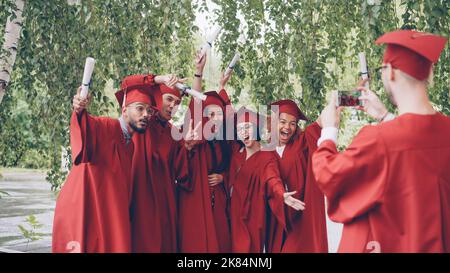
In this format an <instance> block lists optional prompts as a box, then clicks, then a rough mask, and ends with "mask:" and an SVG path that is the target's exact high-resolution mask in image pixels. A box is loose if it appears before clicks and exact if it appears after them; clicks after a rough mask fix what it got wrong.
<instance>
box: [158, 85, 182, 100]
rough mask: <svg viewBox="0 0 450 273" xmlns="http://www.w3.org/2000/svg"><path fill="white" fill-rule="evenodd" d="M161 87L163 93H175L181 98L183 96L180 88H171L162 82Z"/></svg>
mask: <svg viewBox="0 0 450 273" xmlns="http://www.w3.org/2000/svg"><path fill="white" fill-rule="evenodd" d="M159 89H160V90H161V94H162V95H164V94H171V95H174V96H176V97H178V98H181V96H182V94H181V92H180V91H179V90H178V89H176V88H170V87H168V86H167V85H165V84H160V85H159Z"/></svg>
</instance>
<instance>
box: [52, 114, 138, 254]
mask: <svg viewBox="0 0 450 273" xmlns="http://www.w3.org/2000/svg"><path fill="white" fill-rule="evenodd" d="M70 141H71V147H72V160H73V166H72V169H71V171H70V173H69V176H68V177H67V180H66V182H65V183H64V186H63V187H62V189H61V192H60V194H59V197H58V201H57V203H56V209H55V217H54V221H53V241H52V251H53V252H130V250H131V240H130V214H129V205H130V199H131V192H132V185H131V179H130V178H131V176H130V175H131V173H130V172H131V159H132V153H133V144H132V143H131V142H130V143H129V144H126V143H125V138H124V135H123V132H122V129H121V127H120V123H119V121H118V120H117V119H111V118H104V117H93V116H90V115H88V113H87V112H83V113H82V114H81V115H80V116H77V114H76V113H75V112H74V113H73V114H72V119H71V125H70Z"/></svg>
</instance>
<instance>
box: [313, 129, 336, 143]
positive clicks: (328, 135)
mask: <svg viewBox="0 0 450 273" xmlns="http://www.w3.org/2000/svg"><path fill="white" fill-rule="evenodd" d="M337 136H338V128H336V127H325V128H323V129H322V133H321V134H320V138H319V140H317V146H320V144H321V143H322V142H324V141H325V140H331V141H333V142H334V144H336V143H337Z"/></svg>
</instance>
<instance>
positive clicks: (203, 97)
mask: <svg viewBox="0 0 450 273" xmlns="http://www.w3.org/2000/svg"><path fill="white" fill-rule="evenodd" d="M175 87H176V88H177V89H178V90H180V91H181V92H183V93H186V94H189V95H191V96H193V97H196V98H199V99H201V100H206V95H205V94H202V93H201V92H198V91H197V90H194V89H192V88H191V87H189V86H187V85H184V84H182V83H177V84H175Z"/></svg>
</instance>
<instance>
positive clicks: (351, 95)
mask: <svg viewBox="0 0 450 273" xmlns="http://www.w3.org/2000/svg"><path fill="white" fill-rule="evenodd" d="M359 96H361V92H360V91H358V90H353V91H341V90H339V91H338V99H337V102H336V104H337V105H336V106H348V107H355V106H362V102H361V101H360V100H359Z"/></svg>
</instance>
